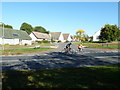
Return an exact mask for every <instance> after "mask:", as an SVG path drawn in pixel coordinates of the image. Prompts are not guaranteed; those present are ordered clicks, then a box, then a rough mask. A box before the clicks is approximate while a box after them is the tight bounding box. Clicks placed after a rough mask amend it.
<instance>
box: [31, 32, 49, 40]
mask: <svg viewBox="0 0 120 90" xmlns="http://www.w3.org/2000/svg"><path fill="white" fill-rule="evenodd" d="M32 33H33V34H34V35H35V37H36V38H37V39H50V36H49V34H46V33H41V32H32Z"/></svg>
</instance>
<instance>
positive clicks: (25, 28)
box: [20, 22, 33, 34]
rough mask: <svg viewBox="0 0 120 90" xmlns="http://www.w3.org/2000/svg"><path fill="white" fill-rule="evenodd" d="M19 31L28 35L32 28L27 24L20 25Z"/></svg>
mask: <svg viewBox="0 0 120 90" xmlns="http://www.w3.org/2000/svg"><path fill="white" fill-rule="evenodd" d="M20 30H23V31H26V32H27V33H28V34H30V33H31V32H32V31H33V27H32V26H31V25H30V24H28V23H25V22H24V23H22V25H21V27H20Z"/></svg>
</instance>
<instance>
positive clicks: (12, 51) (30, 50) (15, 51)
mask: <svg viewBox="0 0 120 90" xmlns="http://www.w3.org/2000/svg"><path fill="white" fill-rule="evenodd" d="M49 49H52V48H38V49H34V48H19V49H5V50H4V51H2V55H16V54H24V53H33V52H38V51H45V50H49Z"/></svg>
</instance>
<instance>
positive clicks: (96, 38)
mask: <svg viewBox="0 0 120 90" xmlns="http://www.w3.org/2000/svg"><path fill="white" fill-rule="evenodd" d="M100 32H101V30H99V31H97V32H95V34H94V35H93V41H99V40H100V39H99V36H100Z"/></svg>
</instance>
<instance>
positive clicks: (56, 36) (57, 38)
mask: <svg viewBox="0 0 120 90" xmlns="http://www.w3.org/2000/svg"><path fill="white" fill-rule="evenodd" d="M50 37H51V40H54V41H61V42H64V37H63V34H62V32H50Z"/></svg>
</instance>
